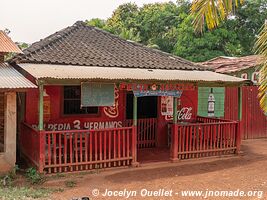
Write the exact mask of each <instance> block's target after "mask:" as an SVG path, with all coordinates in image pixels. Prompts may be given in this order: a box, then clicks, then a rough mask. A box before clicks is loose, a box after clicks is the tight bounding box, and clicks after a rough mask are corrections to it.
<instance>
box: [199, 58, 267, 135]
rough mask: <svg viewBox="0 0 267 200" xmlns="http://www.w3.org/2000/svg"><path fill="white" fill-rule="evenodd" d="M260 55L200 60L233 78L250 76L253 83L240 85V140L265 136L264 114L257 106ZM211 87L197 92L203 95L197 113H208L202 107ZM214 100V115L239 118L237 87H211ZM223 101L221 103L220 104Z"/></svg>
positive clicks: (266, 118)
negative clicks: (199, 110)
mask: <svg viewBox="0 0 267 200" xmlns="http://www.w3.org/2000/svg"><path fill="white" fill-rule="evenodd" d="M260 61H261V60H260V57H259V56H257V55H251V56H244V57H223V56H221V57H217V58H214V59H211V60H209V61H206V62H204V63H202V64H203V65H205V66H208V67H212V68H213V69H215V71H216V72H218V73H223V74H227V75H231V76H235V77H240V78H244V79H249V80H251V81H252V83H253V85H251V86H245V87H242V94H243V95H242V110H243V112H242V120H241V137H242V139H257V138H266V137H267V113H265V114H264V113H263V111H262V109H261V108H260V105H259V99H258V84H259V71H260V68H261V66H260ZM210 90H211V88H205V90H204V91H203V90H201V89H200V90H199V95H200V96H202V97H204V98H205V99H204V101H203V102H199V105H198V107H199V108H200V109H202V112H201V113H199V114H201V115H202V116H205V115H207V109H205V106H206V104H207V103H206V102H207V95H208V94H207V93H205V92H209V91H210ZM213 90H214V91H215V92H214V96H215V99H216V103H215V108H216V112H215V116H216V117H223V118H226V119H233V120H236V119H238V109H237V107H238V97H237V90H238V89H237V87H235V88H213ZM222 102H223V103H222Z"/></svg>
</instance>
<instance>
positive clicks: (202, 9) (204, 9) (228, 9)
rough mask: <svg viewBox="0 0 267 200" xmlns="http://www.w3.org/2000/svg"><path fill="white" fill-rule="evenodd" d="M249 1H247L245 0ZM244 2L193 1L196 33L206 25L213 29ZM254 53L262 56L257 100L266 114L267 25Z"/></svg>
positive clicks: (223, 0)
mask: <svg viewBox="0 0 267 200" xmlns="http://www.w3.org/2000/svg"><path fill="white" fill-rule="evenodd" d="M247 1H249V0H247ZM243 3H244V0H235V1H232V0H194V1H193V4H192V7H191V11H192V15H193V16H194V17H195V20H194V25H195V29H196V30H197V31H200V32H202V31H203V30H204V27H205V22H206V25H207V27H208V28H209V29H214V28H216V27H218V26H219V24H220V23H221V22H222V21H223V20H225V19H227V18H228V16H229V15H230V14H231V13H232V11H233V10H234V9H235V8H236V7H238V6H239V5H240V4H243ZM264 10H266V5H265V6H263V7H262V8H261V9H259V10H258V13H259V14H260V13H261V12H262V11H264ZM255 49H256V52H257V53H258V54H259V55H261V56H262V58H263V61H262V68H261V71H260V77H261V81H260V88H259V98H260V104H261V107H262V108H263V110H264V111H265V112H267V24H266V23H265V24H264V25H263V28H262V30H261V32H260V35H259V37H258V40H257V41H256V45H255Z"/></svg>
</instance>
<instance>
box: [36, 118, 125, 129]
mask: <svg viewBox="0 0 267 200" xmlns="http://www.w3.org/2000/svg"><path fill="white" fill-rule="evenodd" d="M122 125H123V123H122V121H104V122H103V121H99V122H92V121H90V122H81V121H80V120H74V121H72V122H62V123H45V124H44V128H45V130H48V131H62V130H72V129H75V130H80V129H81V130H101V129H107V128H121V127H122ZM32 127H33V128H35V129H37V128H38V125H36V124H33V125H32Z"/></svg>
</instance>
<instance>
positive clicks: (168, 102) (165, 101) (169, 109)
mask: <svg viewBox="0 0 267 200" xmlns="http://www.w3.org/2000/svg"><path fill="white" fill-rule="evenodd" d="M161 114H162V115H165V116H166V115H172V114H173V97H168V96H167V97H165V96H163V97H161Z"/></svg>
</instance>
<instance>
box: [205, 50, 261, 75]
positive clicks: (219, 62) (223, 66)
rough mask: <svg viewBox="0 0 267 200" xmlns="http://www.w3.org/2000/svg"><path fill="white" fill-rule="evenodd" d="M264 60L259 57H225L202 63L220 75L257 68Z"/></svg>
mask: <svg viewBox="0 0 267 200" xmlns="http://www.w3.org/2000/svg"><path fill="white" fill-rule="evenodd" d="M261 61H262V58H261V57H260V56H258V55H250V56H244V57H225V56H219V57H216V58H213V59H211V60H208V61H206V62H202V63H201V64H202V65H205V66H208V67H212V68H214V69H215V71H216V72H219V73H225V74H226V73H232V72H238V71H241V70H245V69H248V68H251V67H256V66H259V65H260V64H261Z"/></svg>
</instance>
